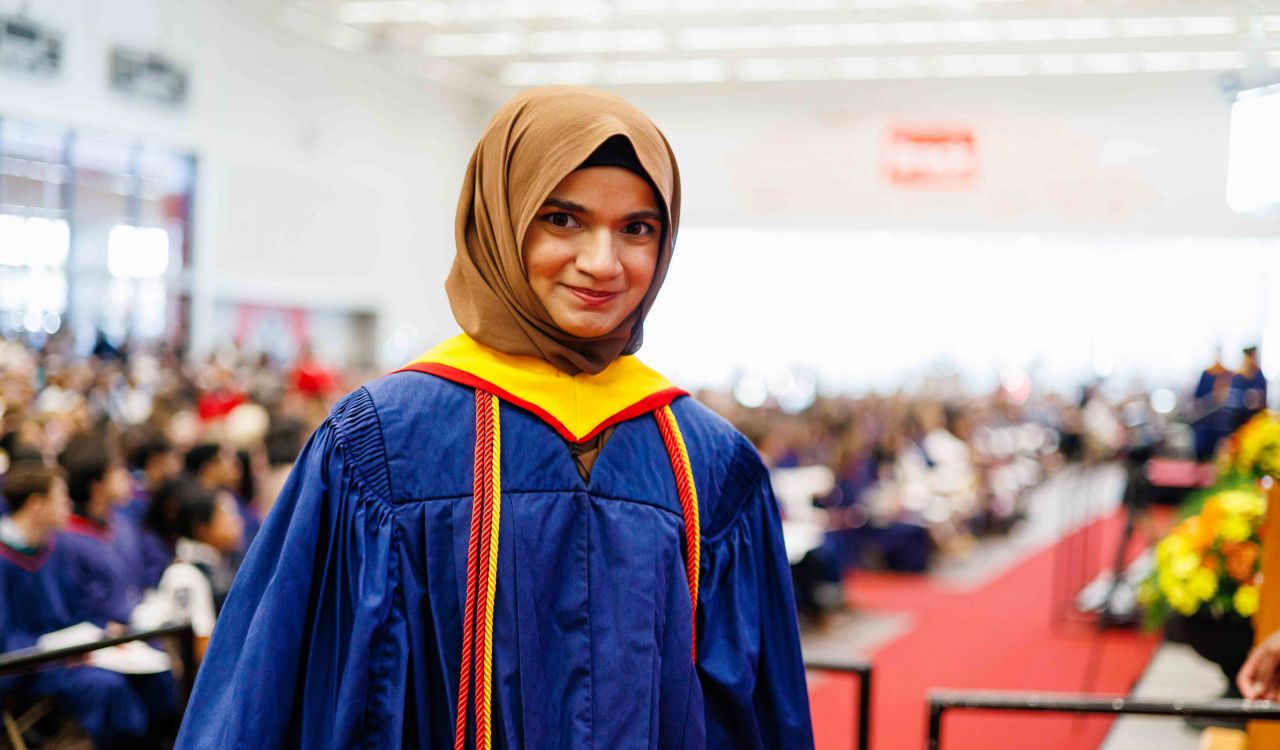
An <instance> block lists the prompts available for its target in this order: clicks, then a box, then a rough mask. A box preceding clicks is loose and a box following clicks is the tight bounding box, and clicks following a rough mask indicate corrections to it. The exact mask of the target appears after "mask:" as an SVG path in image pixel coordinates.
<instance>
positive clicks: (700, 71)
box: [500, 59, 729, 86]
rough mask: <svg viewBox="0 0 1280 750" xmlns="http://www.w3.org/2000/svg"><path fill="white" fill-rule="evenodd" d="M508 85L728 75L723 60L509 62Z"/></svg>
mask: <svg viewBox="0 0 1280 750" xmlns="http://www.w3.org/2000/svg"><path fill="white" fill-rule="evenodd" d="M500 77H501V79H502V82H503V83H506V84H508V85H510V86H537V85H544V84H557V83H558V84H579V85H581V84H591V83H614V84H641V83H715V82H718V81H723V80H726V79H727V78H728V77H729V64H728V63H727V62H725V61H724V60H719V59H705V60H618V61H614V62H607V63H595V62H527V63H511V64H509V65H505V66H503V68H502V72H501V74H500Z"/></svg>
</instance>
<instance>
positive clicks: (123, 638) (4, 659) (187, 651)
mask: <svg viewBox="0 0 1280 750" xmlns="http://www.w3.org/2000/svg"><path fill="white" fill-rule="evenodd" d="M160 638H175V639H177V641H178V655H179V657H180V658H181V659H182V680H181V683H180V684H181V687H182V695H181V699H182V706H185V705H186V701H187V699H188V698H190V697H191V688H192V687H193V686H194V684H195V679H196V660H195V634H194V633H192V632H191V625H190V624H188V623H183V624H179V625H166V626H164V627H161V628H155V629H154V630H128V631H125V632H124V633H122V634H121V635H118V636H113V637H111V638H103V639H102V640H97V641H88V642H85V643H77V644H74V645H71V646H61V647H59V648H45V649H42V648H24V649H19V650H17V651H10V652H8V653H4V654H0V677H4V676H6V675H10V674H19V673H22V672H30V671H33V670H36V669H39V668H41V667H46V666H51V665H55V664H57V663H59V662H63V661H67V660H69V659H74V658H76V657H79V656H83V655H85V654H88V653H90V652H93V651H98V650H100V649H104V648H111V647H112V646H119V645H120V644H122V643H129V642H130V641H149V640H155V639H160Z"/></svg>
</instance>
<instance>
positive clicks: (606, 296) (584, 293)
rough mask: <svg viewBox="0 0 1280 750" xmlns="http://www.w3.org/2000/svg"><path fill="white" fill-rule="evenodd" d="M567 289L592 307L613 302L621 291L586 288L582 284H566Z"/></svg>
mask: <svg viewBox="0 0 1280 750" xmlns="http://www.w3.org/2000/svg"><path fill="white" fill-rule="evenodd" d="M564 288H565V289H568V290H569V291H570V292H573V295H574V296H575V297H577V298H578V299H580V300H582V303H583V304H585V305H588V306H590V307H600V306H602V305H607V304H609V303H610V302H612V301H613V300H614V299H615V298H616V297H617V296H618V295H619V294H620V292H600V291H596V290H594V289H585V288H583V287H580V286H570V285H569V284H565V285H564Z"/></svg>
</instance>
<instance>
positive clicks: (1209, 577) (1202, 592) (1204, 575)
mask: <svg viewBox="0 0 1280 750" xmlns="http://www.w3.org/2000/svg"><path fill="white" fill-rule="evenodd" d="M1187 592H1188V593H1189V594H1191V595H1192V596H1194V597H1195V598H1196V599H1199V600H1200V601H1202V602H1204V601H1208V600H1210V599H1212V598H1213V595H1214V594H1216V593H1218V576H1217V575H1216V574H1214V572H1213V571H1212V570H1208V569H1206V568H1197V569H1196V571H1195V572H1194V573H1192V574H1191V577H1190V579H1189V580H1188V581H1187Z"/></svg>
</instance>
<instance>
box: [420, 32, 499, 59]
mask: <svg viewBox="0 0 1280 750" xmlns="http://www.w3.org/2000/svg"><path fill="white" fill-rule="evenodd" d="M522 39H523V35H522V34H520V33H519V32H516V31H498V32H493V33H489V34H435V35H432V36H429V37H427V40H426V41H425V42H423V49H425V50H426V51H427V54H429V55H432V56H433V57H486V56H504V55H516V54H519V53H520V52H521V51H522V48H523V44H522Z"/></svg>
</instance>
